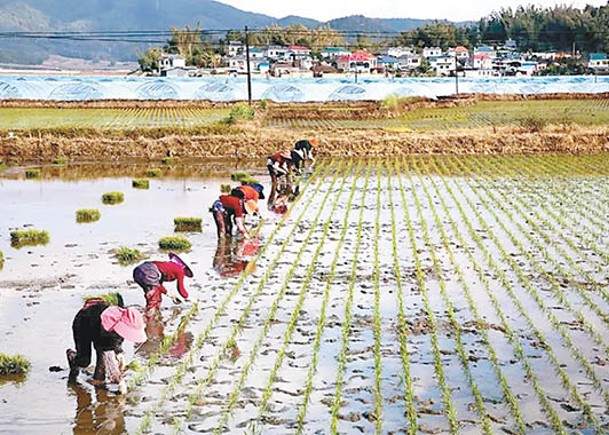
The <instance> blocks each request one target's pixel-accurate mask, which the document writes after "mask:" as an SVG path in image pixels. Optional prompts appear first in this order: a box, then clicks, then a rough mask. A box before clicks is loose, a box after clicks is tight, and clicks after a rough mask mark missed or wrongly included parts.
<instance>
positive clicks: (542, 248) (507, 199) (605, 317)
mask: <svg viewBox="0 0 609 435" xmlns="http://www.w3.org/2000/svg"><path fill="white" fill-rule="evenodd" d="M487 180H488V181H489V182H490V183H493V181H491V180H490V179H487ZM482 186H483V189H484V191H485V192H486V194H487V196H488V197H489V198H490V199H491V200H492V201H494V202H495V203H496V204H509V205H510V206H512V207H513V208H514V210H516V211H517V212H518V213H519V215H520V217H521V218H522V219H523V220H524V221H525V222H527V224H529V226H530V228H531V229H533V230H534V231H535V233H536V234H539V235H540V236H541V237H542V238H543V239H544V242H545V244H541V243H540V242H538V241H537V240H536V239H535V238H534V237H533V236H532V235H531V233H530V231H528V230H527V229H526V228H524V226H523V225H522V223H521V222H520V221H519V220H518V219H516V218H514V216H513V214H512V213H511V212H510V211H509V210H507V211H506V215H507V216H508V218H510V220H511V221H512V222H513V223H514V225H516V226H517V227H518V229H519V230H520V231H521V233H522V234H523V236H524V237H525V238H526V239H527V240H528V241H529V242H530V243H531V244H532V245H534V246H535V248H536V249H537V251H538V252H541V254H542V255H543V257H544V258H545V259H546V261H547V262H548V263H550V264H551V265H552V266H553V267H554V268H555V269H556V270H557V271H558V272H559V273H560V274H561V275H562V276H564V277H567V278H569V279H570V280H571V281H572V282H574V283H575V285H576V286H577V287H578V288H579V289H580V291H579V292H577V294H578V295H579V296H580V297H581V298H582V299H584V301H585V302H586V304H587V305H588V306H589V307H590V309H592V311H594V312H595V313H596V315H597V316H599V317H600V318H601V320H602V321H603V322H604V323H605V324H607V325H608V326H609V314H607V313H605V312H604V311H603V310H602V309H601V308H600V307H599V306H598V305H597V304H596V303H595V302H594V301H593V300H592V299H591V298H590V296H589V295H588V294H587V291H588V289H587V288H586V287H585V286H584V285H582V284H580V283H579V282H577V281H576V280H575V279H574V277H573V274H572V273H571V272H570V270H567V269H565V268H564V267H563V266H562V265H561V264H560V263H559V262H558V261H556V260H555V259H554V257H553V256H551V255H550V254H549V252H548V250H547V247H552V248H553V249H554V250H555V251H556V252H557V253H559V254H560V255H561V257H562V258H564V259H565V260H566V261H567V263H569V266H570V267H571V268H572V269H574V270H576V271H577V272H578V273H580V274H581V275H583V276H586V275H587V278H588V279H589V282H590V283H591V284H592V285H593V286H594V287H596V288H598V290H599V291H600V293H601V294H602V295H604V297H609V295H608V294H607V292H606V291H605V290H604V289H603V288H602V286H600V285H599V283H597V282H595V281H594V280H593V279H592V277H590V276H589V275H588V274H587V273H586V272H585V271H584V270H583V269H582V268H581V266H580V265H579V264H578V262H577V261H576V260H574V259H573V258H572V257H571V255H569V253H568V252H566V251H565V250H564V249H563V248H562V247H561V246H560V245H558V244H557V243H556V238H557V237H561V236H560V234H562V232H561V231H556V232H553V235H555V237H551V236H549V235H548V234H547V231H546V228H547V230H552V229H553V227H552V224H551V223H550V222H549V221H548V220H547V219H545V218H543V217H542V216H540V215H539V213H538V212H537V211H536V210H532V209H531V208H530V206H528V205H527V204H526V202H525V201H524V200H523V199H522V198H521V195H519V194H517V195H506V194H505V193H503V192H502V190H501V189H496V191H497V192H498V194H499V195H501V199H498V198H496V197H495V195H494V194H493V193H492V192H491V191H490V190H489V189H488V187H487V186H486V183H484V184H483V185H482ZM512 197H516V198H517V201H518V202H519V203H520V204H522V205H518V204H516V203H515V202H514V200H513V199H512ZM521 207H523V208H526V209H527V210H526V211H524V210H522V208H521ZM542 207H543V206H542ZM544 210H545V208H544ZM531 216H535V217H536V219H538V220H539V221H541V222H542V225H541V226H540V225H538V224H537V223H536V222H535V221H534V220H533V219H532V218H531ZM563 238H564V237H563ZM571 247H572V248H573V249H574V250H575V251H578V248H577V246H575V245H574V244H573V245H572V246H571ZM525 255H527V257H528V258H529V260H530V261H531V263H532V264H533V266H534V267H535V269H536V271H537V272H538V273H540V275H542V276H543V277H544V278H546V280H547V281H548V282H549V283H550V284H551V286H552V289H553V290H554V291H555V292H556V293H558V295H559V297H560V298H562V297H563V296H562V295H563V294H564V292H563V291H562V290H561V289H560V285H559V283H558V281H557V280H556V278H555V277H554V275H553V274H551V273H548V272H547V271H546V270H545V269H544V268H543V267H542V266H541V265H540V264H539V262H538V261H536V259H535V257H534V256H533V255H532V254H531V253H530V252H529V251H525ZM559 300H560V299H559ZM561 302H562V300H561ZM564 306H565V308H567V309H569V310H571V307H570V304H569V303H568V301H567V304H566V305H564ZM575 315H576V317H577V319H578V320H579V321H580V322H582V324H583V325H584V327H586V328H590V327H591V325H590V323H589V322H588V321H587V319H586V318H585V317H584V316H583V314H582V313H581V312H579V311H577V312H575ZM589 332H590V333H592V334H593V335H594V337H593V338H594V339H595V341H596V342H597V344H598V345H599V346H601V347H603V348H605V353H608V352H609V347H607V346H606V345H605V343H604V341H603V339H602V337H600V335H599V334H598V333H595V331H594V328H592V329H589Z"/></svg>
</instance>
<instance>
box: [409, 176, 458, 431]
mask: <svg viewBox="0 0 609 435" xmlns="http://www.w3.org/2000/svg"><path fill="white" fill-rule="evenodd" d="M399 181H400V193H401V196H402V208H403V209H404V219H405V221H406V223H407V228H408V236H409V239H410V244H411V247H412V258H413V260H414V264H415V270H416V279H417V284H418V288H419V290H420V291H421V296H422V299H423V308H424V310H425V313H426V314H427V318H428V320H429V324H430V326H431V345H432V349H433V359H434V371H435V375H436V379H437V380H438V384H439V386H440V390H441V392H442V402H443V403H444V407H445V408H444V412H445V414H446V416H447V418H448V421H449V424H450V430H451V432H452V433H457V432H458V431H459V422H458V421H457V416H456V411H455V405H454V403H453V400H452V395H451V390H450V388H449V387H448V384H447V383H446V376H445V374H444V368H443V366H442V356H441V353H440V347H439V345H438V325H437V322H436V318H435V315H434V313H433V310H432V308H431V304H430V302H429V295H428V292H427V284H426V282H425V273H424V272H423V268H422V266H421V260H420V255H419V252H418V250H417V247H416V245H417V243H416V237H415V233H414V226H413V221H412V219H411V216H410V211H409V210H408V202H407V201H406V194H405V192H404V186H403V183H402V179H401V178H400V180H399ZM419 206H420V205H419Z"/></svg>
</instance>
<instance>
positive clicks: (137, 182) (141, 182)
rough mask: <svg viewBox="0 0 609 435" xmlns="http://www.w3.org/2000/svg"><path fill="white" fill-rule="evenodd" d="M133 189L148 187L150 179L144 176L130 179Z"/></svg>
mask: <svg viewBox="0 0 609 435" xmlns="http://www.w3.org/2000/svg"><path fill="white" fill-rule="evenodd" d="M131 185H132V186H133V188H134V189H150V180H148V179H146V178H136V179H134V180H131Z"/></svg>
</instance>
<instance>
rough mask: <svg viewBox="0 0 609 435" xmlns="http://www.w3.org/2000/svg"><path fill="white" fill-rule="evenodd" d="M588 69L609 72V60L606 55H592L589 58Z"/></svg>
mask: <svg viewBox="0 0 609 435" xmlns="http://www.w3.org/2000/svg"><path fill="white" fill-rule="evenodd" d="M588 68H590V69H592V70H594V71H608V70H609V58H607V54H605V53H592V54H591V55H590V56H589V57H588Z"/></svg>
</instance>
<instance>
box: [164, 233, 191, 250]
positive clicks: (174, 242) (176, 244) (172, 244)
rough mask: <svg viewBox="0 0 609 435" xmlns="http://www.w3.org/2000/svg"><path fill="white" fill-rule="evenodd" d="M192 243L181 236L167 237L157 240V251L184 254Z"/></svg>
mask: <svg viewBox="0 0 609 435" xmlns="http://www.w3.org/2000/svg"><path fill="white" fill-rule="evenodd" d="M191 247H192V243H190V240H188V239H187V238H185V237H182V236H167V237H161V238H160V239H159V249H161V250H163V251H179V252H184V251H188V250H190V248H191Z"/></svg>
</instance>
